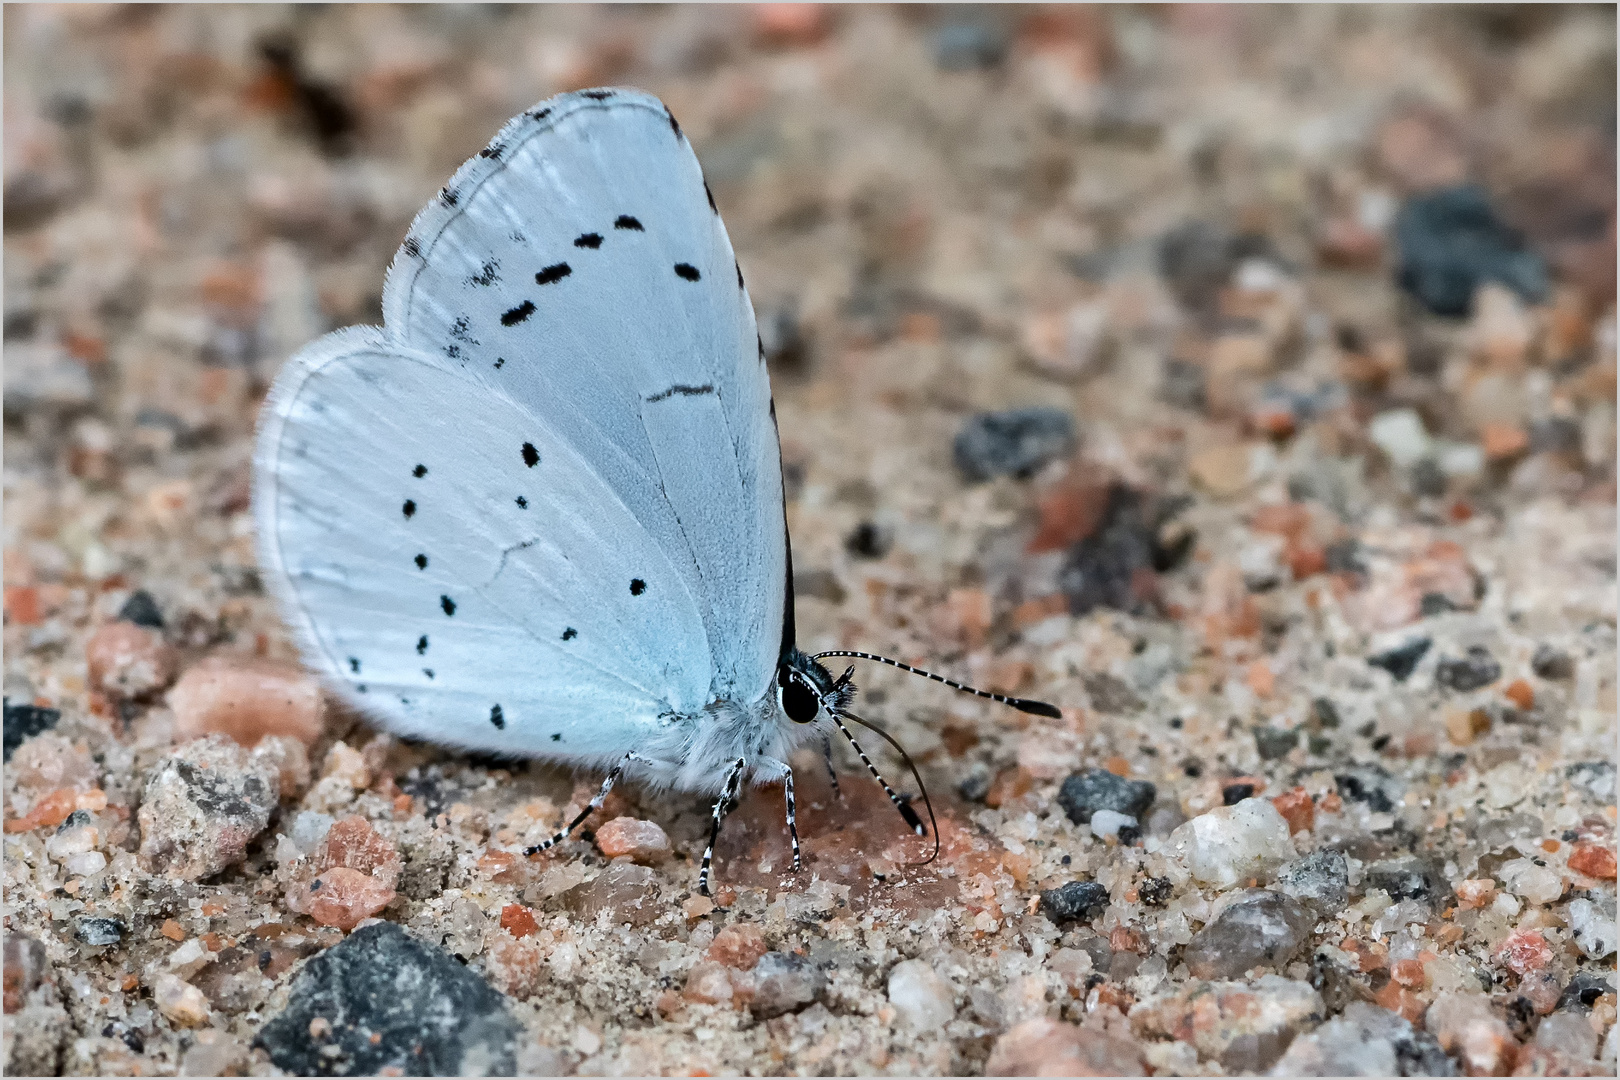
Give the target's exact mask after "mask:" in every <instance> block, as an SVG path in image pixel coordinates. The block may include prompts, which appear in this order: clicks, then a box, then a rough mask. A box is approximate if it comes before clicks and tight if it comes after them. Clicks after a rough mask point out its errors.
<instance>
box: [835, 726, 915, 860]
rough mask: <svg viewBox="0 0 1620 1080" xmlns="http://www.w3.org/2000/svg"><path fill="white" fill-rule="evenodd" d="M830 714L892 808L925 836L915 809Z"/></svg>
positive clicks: (912, 827) (913, 830) (912, 829)
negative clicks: (881, 788) (881, 789)
mask: <svg viewBox="0 0 1620 1080" xmlns="http://www.w3.org/2000/svg"><path fill="white" fill-rule="evenodd" d="M830 715H831V716H832V722H833V723H835V724H837V725H838V730H839V731H842V732H843V733H844V738H846V739H848V740H849V745H851V746H853V747H854V748H855V753H856V754H857V755H859V757H860V759H861V764H862V765H865V766H866V771H867V772H869V773H871V774H872V779H874V780H876V781H877V782H878V783H879V784H881V785H883V792H884V794H886V795H888V797H889V801H890V802H892V803H894V808H895V809H896V810H898V811H900V816H901V817H903V818H905V819H906V824H907V825H909V826H911V831H912V832H914V833H916V834H917V835H918V836H927V835H928V830H927V829H926V828H924V827H923V823H922V818H920V817H918V816H917V811H915V810H913V809H912V808H911V804H910V803H909V802H907V801H906V800H905V799H902V798H901V797H900V796H899V795H897V794H895V791H894V788H892V787H890V786H889V782H888V781H887V780H885V779H883V774H882V773H880V772H878V771H877V766H876V765H874V764H872V759H871V758H869V757H867V756H866V751H865V750H862V749H861V744H860V743H858V742H856V741H855V736H854V735H851V734H850V731H849V728H847V727H845V726H844V722H843V721H842V720H841V719H839V717H838V714H837V713H832V714H830Z"/></svg>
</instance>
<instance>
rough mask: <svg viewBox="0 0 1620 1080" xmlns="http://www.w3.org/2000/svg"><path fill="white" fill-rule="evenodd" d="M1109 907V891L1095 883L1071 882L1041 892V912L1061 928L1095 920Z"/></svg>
mask: <svg viewBox="0 0 1620 1080" xmlns="http://www.w3.org/2000/svg"><path fill="white" fill-rule="evenodd" d="M1107 907H1108V889H1107V888H1106V887H1104V886H1103V885H1101V884H1100V883H1098V882H1095V881H1071V882H1069V883H1068V884H1067V885H1060V886H1058V887H1057V888H1055V889H1043V890H1042V891H1041V911H1043V912H1044V913H1045V914H1046V917H1047V918H1048V919H1051V920H1052V921H1053V922H1054V923H1056V924H1058V925H1059V926H1061V925H1063V924H1064V923H1070V922H1074V921H1075V920H1076V919H1094V918H1096V917H1097V916H1098V915H1101V914H1102V913H1103V910H1104V909H1106V908H1107Z"/></svg>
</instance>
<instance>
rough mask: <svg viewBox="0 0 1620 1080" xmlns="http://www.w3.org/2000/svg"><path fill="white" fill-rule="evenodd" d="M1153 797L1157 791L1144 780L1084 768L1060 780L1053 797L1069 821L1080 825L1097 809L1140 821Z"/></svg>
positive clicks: (1104, 770) (1088, 819)
mask: <svg viewBox="0 0 1620 1080" xmlns="http://www.w3.org/2000/svg"><path fill="white" fill-rule="evenodd" d="M1157 794H1158V789H1157V788H1155V787H1154V786H1153V785H1152V784H1150V783H1149V782H1148V781H1146V780H1126V779H1125V778H1124V777H1120V776H1115V775H1114V774H1113V773H1111V772H1109V771H1108V770H1107V769H1087V770H1086V771H1085V772H1077V773H1075V774H1073V775H1072V776H1070V777H1069V778H1068V779H1067V780H1065V781H1063V786H1062V787H1061V788H1059V789H1058V797H1057V798H1058V805H1059V806H1061V807H1063V812H1064V813H1065V814H1068V815H1069V820H1070V821H1072V822H1074V823H1075V824H1077V825H1084V824H1087V823H1089V822H1090V821H1091V815H1092V814H1093V813H1095V812H1096V811H1098V810H1116V811H1118V812H1119V813H1121V814H1128V815H1130V816H1131V817H1133V818H1135V819H1136V820H1138V821H1141V820H1142V815H1143V814H1145V813H1147V809H1148V807H1150V806H1152V805H1153V799H1154V797H1155V796H1156V795H1157Z"/></svg>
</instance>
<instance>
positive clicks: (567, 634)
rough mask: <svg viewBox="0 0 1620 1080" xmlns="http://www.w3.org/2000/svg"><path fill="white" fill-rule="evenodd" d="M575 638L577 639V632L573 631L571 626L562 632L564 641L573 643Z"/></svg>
mask: <svg viewBox="0 0 1620 1080" xmlns="http://www.w3.org/2000/svg"><path fill="white" fill-rule="evenodd" d="M577 637H579V631H578V630H575V629H574V628H573V627H572V626H570V627H569V628H568V629H566V630H564V631H563V638H562V639H563V640H564V641H573V640H574V639H575V638H577Z"/></svg>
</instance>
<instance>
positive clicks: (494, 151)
mask: <svg viewBox="0 0 1620 1080" xmlns="http://www.w3.org/2000/svg"><path fill="white" fill-rule="evenodd" d="M504 153H506V146H505V145H504V144H502V143H498V142H492V143H490V144H489V145H488V146H486V147H484V148H483V149H482V150H480V151H478V156H479V157H481V158H494V159H495V160H496V161H499V160H500V159H501V155H502V154H504Z"/></svg>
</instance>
